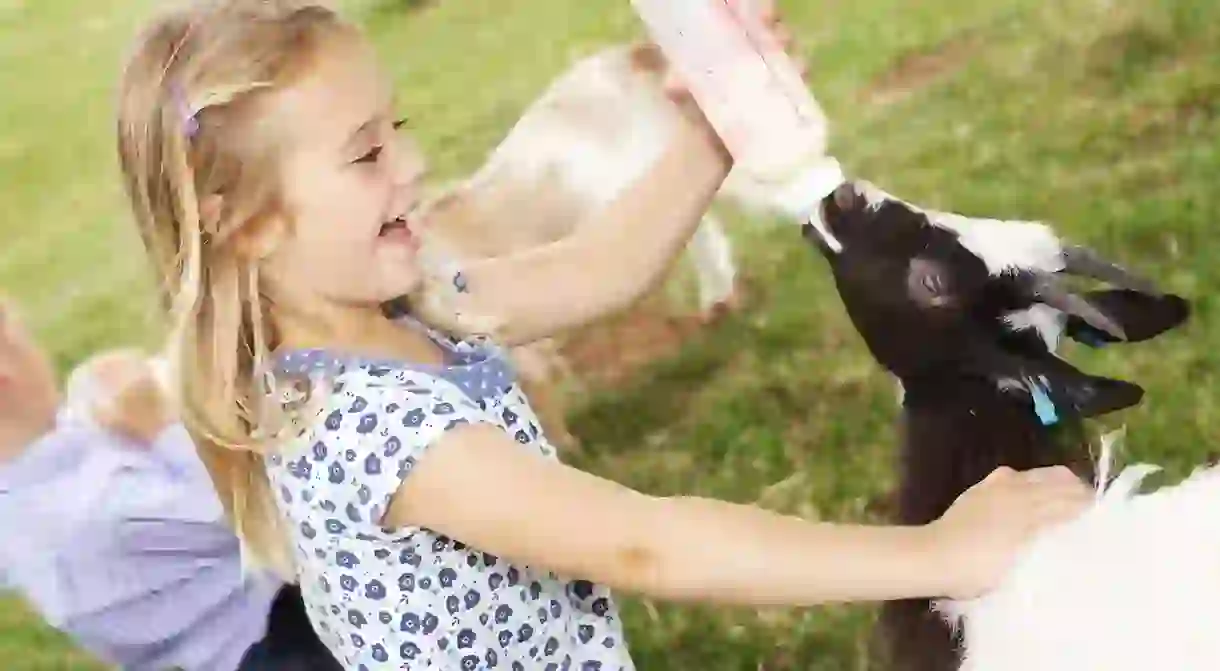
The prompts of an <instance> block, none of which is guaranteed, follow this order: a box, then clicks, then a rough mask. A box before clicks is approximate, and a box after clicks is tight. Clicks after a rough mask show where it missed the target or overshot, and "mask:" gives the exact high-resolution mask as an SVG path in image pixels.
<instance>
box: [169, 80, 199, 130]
mask: <svg viewBox="0 0 1220 671" xmlns="http://www.w3.org/2000/svg"><path fill="white" fill-rule="evenodd" d="M170 96H171V97H172V98H173V100H174V105H175V106H176V107H177V108H178V114H179V115H180V116H181V117H182V132H183V133H184V134H185V135H186V137H187V139H188V140H193V139H195V135H196V134H197V133H199V111H198V110H193V109H191V106H190V105H189V104H188V103H187V101H186V94H185V93H184V92H183V91H182V87H181V86H178V84H176V83H175V84H171V85H170Z"/></svg>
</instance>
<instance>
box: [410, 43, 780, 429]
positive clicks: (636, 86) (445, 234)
mask: <svg viewBox="0 0 1220 671" xmlns="http://www.w3.org/2000/svg"><path fill="white" fill-rule="evenodd" d="M666 71H667V64H666V61H665V57H664V56H663V55H662V53H661V52H660V49H659V48H658V47H657V46H655V45H653V44H651V43H633V44H626V45H616V46H612V47H608V48H605V49H602V50H600V51H597V52H595V53H593V54H592V55H590V56H587V57H584V58H582V59H580V60H579V61H578V62H576V63H575V64H574V65H573V66H571V67H570V68H569V69H568V70H566V71H565V72H563V73H562V74H561V75H559V76H558V77H557V78H556V79H555V80H554V81H553V82H552V83H551V84H550V85H549V87H548V88H547V89H546V90H545V91H544V92H543V93H542V94H541V95H540V96H539V97H538V98H537V99H536V100H535V101H534V102H533V103H531V104H530V105H529V107H528V108H527V109H526V110H525V112H524V113H523V114H522V116H521V118H520V120H519V121H518V122H517V123H516V125H514V126H513V127H512V129H511V130H510V131H509V132H508V134H507V136H506V137H505V138H504V140H503V141H501V142H500V144H499V145H498V146H496V147H495V149H493V150H492V151H491V152H490V154H489V155H488V157H487V160H486V162H485V163H484V164H483V166H482V167H481V168H479V169H478V170H477V171H476V172H475V173H474V174H473V175H471V176H469V177H468V178H466V179H463V180H461V181H459V182H457V183H454V184H449V185H446V186H445V187H444V188H443V189H442V190H441V194H440V195H439V196H437V197H435V198H434V199H433V200H432V201H431V203H430V204H429V205H428V207H429V209H430V215H429V217H430V220H431V222H432V223H431V224H430V226H431V228H432V233H433V234H434V235H435V236H438V237H439V238H440V239H441V240H443V241H444V243H445V246H447V247H448V248H449V249H450V251H451V252H452V253H453V254H454V255H455V256H456V257H457V258H456V260H457V261H459V262H460V261H461V260H462V259H469V258H479V257H489V256H498V255H502V254H506V253H509V252H513V251H517V250H522V249H527V248H530V247H534V246H538V245H542V244H546V243H549V242H553V241H555V240H558V239H561V238H563V237H565V236H567V235H569V234H571V233H572V232H573V231H574V230H575V228H576V227H577V226H579V225H580V224H581V223H582V222H585V221H587V220H589V215H590V214H592V213H594V212H596V211H597V210H598V209H599V208H601V207H603V206H605V205H606V204H608V203H609V202H610V201H612V200H613V199H614V198H615V197H616V196H617V195H618V193H619V192H620V191H622V190H623V189H624V188H626V187H627V186H628V185H629V184H630V183H631V182H633V181H634V180H636V179H638V178H639V177H640V176H641V175H643V174H644V173H645V172H646V171H647V169H648V168H649V167H650V166H651V165H652V163H653V162H654V161H655V160H657V159H658V158H659V156H660V152H661V150H662V149H663V148H664V147H665V146H666V144H667V142H666V140H667V138H668V136H669V135H670V134H671V133H673V132H674V130H675V128H677V125H676V124H678V123H679V122H680V119H679V117H678V114H679V112H678V111H677V109H676V108H675V107H674V104H673V102H672V101H671V100H670V99H669V98H668V97H667V96H666V94H665V91H664V78H665V74H666ZM721 194H722V195H723V196H724V197H725V198H726V199H728V200H731V201H733V202H734V203H736V204H737V205H739V206H740V207H742V209H744V210H746V211H749V212H752V213H755V214H778V213H779V210H778V205H777V204H776V203H775V201H774V200H773V198H774V197H776V194H774V193H772V192H771V191H770V190H769V189H768V188H767V187H766V186H765V185H762V184H760V183H758V182H755V181H753V180H751V179H750V178H749V176H748V175H746V174H744V173H743V172H741V171H739V170H734V171H733V172H731V173H730V175H729V176H728V178H727V179H726V181H725V184H724V187H723V189H722V191H721ZM686 256H687V258H688V259H689V260H690V261H691V262H692V265H693V267H694V271H695V276H696V279H697V283H698V305H699V310H700V312H701V314H702V315H703V316H705V317H711V316H713V315H714V314H717V313H718V312H720V311H722V310H724V309H728V308H730V307H731V306H732V304H733V303H734V298H735V289H736V266H735V264H734V260H733V249H732V245H731V243H730V240H729V237H728V235H727V234H726V232H725V230H724V226H723V224H722V223H721V221H720V220H719V219H718V218H716V216H715V215H713V214H711V213H709V214H707V215H706V216H705V217H704V218H703V222H702V224H701V225H700V227H699V229H698V230H697V232H696V233H695V235H694V237H693V239H692V240H691V243H690V245H689V247H688V248H687V253H686ZM662 301H663V298H662V297H661V296H651V297H648V298H647V299H645V300H644V301H641V306H643V305H650V306H654V307H655V306H656V305H658V304H659V303H660V302H662ZM565 337H579V335H578V334H571V335H569V336H565ZM514 355H515V358H516V360H517V364H518V367H519V368H520V369H522V373H523V376H524V377H526V378H527V379H528V380H529V381H530V382H532V383H533V385H532V389H533V390H534V391H535V394H534V396H533V397H532V398H533V399H534V400H535V403H537V404H541V405H544V406H545V411H544V418H543V421H544V422H547V418H548V417H549V418H550V420H551V421H550V422H547V423H548V424H549V427H550V432H551V433H552V434H554V435H557V436H559V437H560V440H561V442H568V443H572V442H573V440H572V439H571V436H570V434H568V433H567V431H566V428H565V427H564V424H563V422H562V417H563V415H564V410H563V408H562V407H560V406H561V405H562V402H563V396H562V393H561V392H560V391H559V390H557V389H555V388H554V386H553V385H554V384H556V383H558V382H559V381H561V380H564V379H570V376H569V375H568V374H567V368H566V366H565V364H564V362H563V359H562V357H561V356H560V355H559V347H558V344H557V343H555V342H550V341H545V342H539V343H535V344H532V345H529V346H526V347H522V348H517V349H516V351H515V352H514ZM539 397H542V398H541V399H540V398H539Z"/></svg>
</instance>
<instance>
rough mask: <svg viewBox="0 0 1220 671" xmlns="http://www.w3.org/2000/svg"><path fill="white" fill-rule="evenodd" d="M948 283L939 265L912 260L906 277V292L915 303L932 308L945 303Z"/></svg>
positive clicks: (947, 295)
mask: <svg viewBox="0 0 1220 671" xmlns="http://www.w3.org/2000/svg"><path fill="white" fill-rule="evenodd" d="M950 290H951V287H950V283H949V280H948V278H947V277H945V274H944V273H943V272H942V268H941V267H940V265H939V264H937V263H935V262H932V261H928V260H927V259H912V260H911V267H910V273H909V274H908V275H907V291H908V292H909V294H910V297H911V298H912V299H914V300H915V301H917V302H919V303H922V304H925V305H932V306H939V305H943V304H945V303H947V302H948V301H949V300H950V299H951V296H950V295H949V294H950Z"/></svg>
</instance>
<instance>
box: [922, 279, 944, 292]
mask: <svg viewBox="0 0 1220 671" xmlns="http://www.w3.org/2000/svg"><path fill="white" fill-rule="evenodd" d="M919 282H920V284H922V285H923V288H924V289H927V290H928V293H932V294H940V293H944V291H945V284H944V281H943V280H942V279H941V277H940V275H924V276H922V277H921V278H920V280H919Z"/></svg>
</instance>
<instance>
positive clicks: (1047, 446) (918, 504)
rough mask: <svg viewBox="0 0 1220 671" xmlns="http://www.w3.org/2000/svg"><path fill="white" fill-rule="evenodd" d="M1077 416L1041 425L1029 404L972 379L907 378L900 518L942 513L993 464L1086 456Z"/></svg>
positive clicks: (1073, 462) (1017, 465) (1074, 463)
mask: <svg viewBox="0 0 1220 671" xmlns="http://www.w3.org/2000/svg"><path fill="white" fill-rule="evenodd" d="M1080 429H1081V422H1080V420H1079V418H1077V417H1072V416H1066V417H1062V418H1061V419H1060V420H1059V422H1058V423H1057V424H1055V425H1052V426H1044V425H1043V424H1042V422H1041V421H1040V420H1039V419H1038V417H1037V415H1035V414H1034V412H1033V411H1032V409H1031V408H1030V406H1029V405H1028V403H1023V402H1022V401H1021V399H1019V398H1015V397H1013V396H1011V395H1008V394H1005V393H1003V392H1001V391H999V390H997V389H996V388H995V387H994V386H993V385H992V384H991V383H990V382H987V381H984V380H978V379H974V378H965V379H947V380H940V381H938V382H937V383H936V384H935V385H930V386H928V385H924V386H921V385H912V388H910V389H908V390H907V392H906V394H905V398H904V401H903V430H904V435H903V442H902V450H901V454H900V455H899V460H900V468H899V491H898V500H897V502H896V503H897V509H898V517H899V520H898V521H899V522H900V523H905V524H923V523H927V522H931V521H933V520H935V519H936V518H938V517H940V515H941V514H943V513H944V512H945V510H947V509H948V508H949V506H950V505H951V504H952V503H953V501H954V500H955V499H956V498H957V497H958V496H959V495H960V494H961V493H962V492H964V491H965V490H966V489H968V488H970V487H971V486H973V485H974V484H975V483H977V482H978V481H980V480H982V479H983V478H984V477H986V476H987V474H989V473H990V472H991V471H992V470H994V469H995V468H997V467H999V466H1009V467H1011V468H1013V469H1017V470H1024V469H1028V468H1035V467H1039V466H1051V465H1066V466H1069V467H1072V468H1073V470H1076V471H1077V472H1078V473H1081V475H1085V476H1087V475H1088V474H1087V473H1085V472H1082V470H1081V469H1082V468H1085V467H1086V464H1087V463H1088V462H1089V460H1088V454H1087V449H1086V448H1085V446H1084V443H1083V441H1082V432H1081V430H1080Z"/></svg>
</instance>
